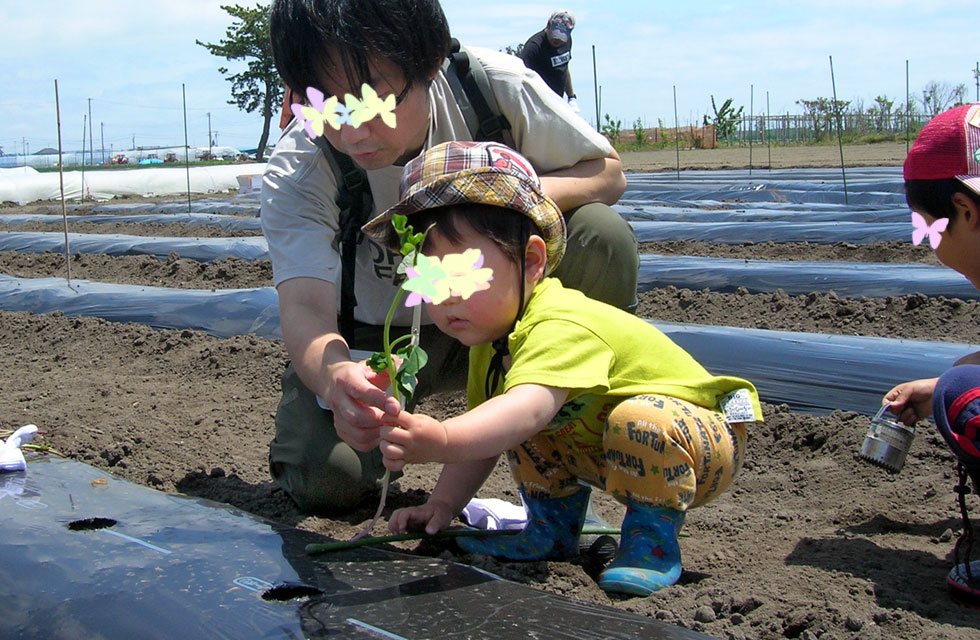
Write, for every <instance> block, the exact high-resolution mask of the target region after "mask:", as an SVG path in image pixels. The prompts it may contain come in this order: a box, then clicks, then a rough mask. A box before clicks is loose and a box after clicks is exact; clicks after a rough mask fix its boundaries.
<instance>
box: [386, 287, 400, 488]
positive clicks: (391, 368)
mask: <svg viewBox="0 0 980 640" xmlns="http://www.w3.org/2000/svg"><path fill="white" fill-rule="evenodd" d="M403 295H405V290H404V289H402V288H401V287H398V290H397V291H396V292H395V299H394V300H392V301H391V307H390V308H389V309H388V315H387V316H385V330H384V353H385V361H386V362H387V363H388V379H389V380H390V381H391V395H392V396H394V398H395V400H398V403H399V404H403V403H402V401H401V398H400V397H399V396H398V385H397V384H395V359H394V358H392V357H391V338H390V336H391V321H392V319H394V317H395V309H397V308H398V303H399V302H401V300H402V296H403ZM385 478H387V474H385ZM386 486H387V484H386Z"/></svg>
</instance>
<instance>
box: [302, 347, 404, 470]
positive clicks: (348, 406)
mask: <svg viewBox="0 0 980 640" xmlns="http://www.w3.org/2000/svg"><path fill="white" fill-rule="evenodd" d="M329 373H330V382H329V383H328V385H327V391H326V392H325V395H323V396H321V397H322V398H323V400H324V402H325V403H326V404H327V406H328V407H330V410H331V411H332V412H333V417H334V427H335V428H336V429H337V435H338V436H340V439H341V440H343V441H344V442H346V443H347V444H349V445H350V446H351V448H353V449H355V450H357V451H370V450H371V449H373V448H375V447H376V446H378V443H379V442H380V440H381V438H380V432H381V425H382V424H383V422H385V421H388V422H390V421H391V420H392V419H394V418H395V417H396V416H397V415H398V412H399V410H400V407H399V406H398V402H397V401H396V400H395V399H394V398H393V397H392V396H390V395H389V394H388V393H386V392H385V391H383V389H386V388H387V387H388V384H389V381H388V373H387V372H383V373H375V372H374V371H372V370H371V367H369V366H367V364H365V363H364V362H339V363H337V364H335V365H332V366H331V367H330V368H329Z"/></svg>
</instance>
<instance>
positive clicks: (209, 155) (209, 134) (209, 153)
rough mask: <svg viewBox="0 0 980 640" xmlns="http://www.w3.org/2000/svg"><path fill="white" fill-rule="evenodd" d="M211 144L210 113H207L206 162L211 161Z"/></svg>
mask: <svg viewBox="0 0 980 640" xmlns="http://www.w3.org/2000/svg"><path fill="white" fill-rule="evenodd" d="M213 144H214V142H212V141H211V112H210V111H208V160H210V159H211V155H212V153H211V145H213Z"/></svg>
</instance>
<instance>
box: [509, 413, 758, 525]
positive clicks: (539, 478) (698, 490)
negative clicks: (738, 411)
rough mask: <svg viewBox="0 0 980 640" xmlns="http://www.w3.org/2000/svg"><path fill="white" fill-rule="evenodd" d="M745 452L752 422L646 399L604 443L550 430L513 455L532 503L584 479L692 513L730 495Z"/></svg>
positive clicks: (609, 430)
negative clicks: (747, 424) (747, 423)
mask: <svg viewBox="0 0 980 640" xmlns="http://www.w3.org/2000/svg"><path fill="white" fill-rule="evenodd" d="M744 451H745V425H744V423H736V424H728V423H727V422H726V421H725V418H724V416H723V415H722V414H721V413H720V412H718V411H713V410H711V409H705V408H704V407H699V406H697V405H694V404H691V403H689V402H685V401H683V400H678V399H677V398H672V397H670V396H663V395H642V396H635V397H633V398H628V399H626V400H624V401H622V402H621V403H619V404H618V405H616V406H615V407H614V408H613V409H612V410H611V411H610V412H609V416H608V418H607V420H606V425H605V431H604V433H603V434H602V437H601V440H599V439H598V438H596V441H595V442H591V443H590V442H582V441H576V440H575V438H574V434H573V435H572V436H559V435H554V433H553V432H551V431H542V432H541V433H539V434H537V435H536V436H534V437H533V438H531V439H530V440H528V441H527V442H525V443H523V444H522V445H520V446H518V447H516V448H514V449H512V450H510V451H509V452H508V454H507V455H508V460H509V462H510V468H511V472H512V473H513V474H514V479H515V480H516V481H517V483H518V484H519V485H521V486H522V487H523V488H524V489H525V491H526V492H527V494H528V495H529V496H530V497H556V498H557V497H564V496H568V495H571V494H573V493H575V492H576V491H578V489H579V487H578V481H579V480H582V481H584V482H586V483H588V484H591V485H594V486H596V487H599V488H601V489H603V490H605V491H606V492H608V493H610V494H612V495H613V497H615V498H616V499H617V500H618V501H619V502H622V503H624V504H625V503H626V502H627V500H634V501H637V502H640V503H642V504H646V505H651V506H660V507H668V508H671V509H677V510H679V511H684V510H686V509H688V508H689V507H695V506H699V505H702V504H705V503H707V502H709V501H711V500H713V499H714V498H716V497H717V496H718V495H720V494H721V493H722V492H723V491H725V489H727V488H728V486H729V485H730V484H731V482H732V480H733V479H734V478H735V475H736V474H737V473H738V470H739V469H740V468H741V466H742V457H743V455H744Z"/></svg>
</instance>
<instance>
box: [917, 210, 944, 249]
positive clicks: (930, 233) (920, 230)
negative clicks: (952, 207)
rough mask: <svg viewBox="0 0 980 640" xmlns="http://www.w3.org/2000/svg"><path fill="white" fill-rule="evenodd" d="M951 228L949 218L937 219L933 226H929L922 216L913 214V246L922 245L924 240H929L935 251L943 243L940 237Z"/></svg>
mask: <svg viewBox="0 0 980 640" xmlns="http://www.w3.org/2000/svg"><path fill="white" fill-rule="evenodd" d="M947 226H949V218H936V219H935V220H933V222H932V224H928V223H927V222H926V219H925V218H923V217H922V215H921V214H918V213H916V212H915V211H913V212H912V244H916V245H917V244H921V243H922V241H923V240H925V239H926V238H929V246H931V247H932V248H933V249H934V250H935V249H936V247H938V246H939V243H940V242H942V239H943V237H942V236H941V235H940V234H941V233H942V232H943V231H945V230H946V227H947Z"/></svg>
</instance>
